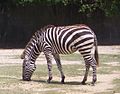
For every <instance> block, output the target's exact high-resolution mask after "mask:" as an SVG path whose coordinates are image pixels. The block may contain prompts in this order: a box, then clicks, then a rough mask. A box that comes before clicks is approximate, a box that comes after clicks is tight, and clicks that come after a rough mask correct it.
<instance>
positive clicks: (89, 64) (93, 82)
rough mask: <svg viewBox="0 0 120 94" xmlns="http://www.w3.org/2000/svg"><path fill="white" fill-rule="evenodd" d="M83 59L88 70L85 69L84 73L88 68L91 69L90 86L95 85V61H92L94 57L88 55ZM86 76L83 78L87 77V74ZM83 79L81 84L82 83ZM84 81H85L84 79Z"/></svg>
mask: <svg viewBox="0 0 120 94" xmlns="http://www.w3.org/2000/svg"><path fill="white" fill-rule="evenodd" d="M84 59H85V62H86V63H87V64H86V65H88V66H86V67H87V68H88V69H86V71H88V70H89V68H90V66H91V67H92V69H93V79H92V83H91V84H92V85H94V84H95V82H96V81H97V75H96V61H95V59H94V57H93V56H92V55H89V56H87V58H86V57H85V58H84ZM86 73H87V74H85V76H86V75H88V72H86ZM85 78H86V77H84V79H85ZM84 79H83V82H84ZM85 80H86V79H85Z"/></svg>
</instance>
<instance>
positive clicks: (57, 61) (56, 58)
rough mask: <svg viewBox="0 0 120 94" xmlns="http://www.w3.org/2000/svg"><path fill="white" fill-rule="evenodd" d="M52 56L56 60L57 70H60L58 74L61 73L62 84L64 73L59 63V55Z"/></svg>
mask: <svg viewBox="0 0 120 94" xmlns="http://www.w3.org/2000/svg"><path fill="white" fill-rule="evenodd" d="M53 56H54V59H55V61H56V64H57V67H58V70H59V71H60V74H61V83H63V84H64V80H65V76H64V73H63V71H62V65H61V61H60V56H59V54H53Z"/></svg>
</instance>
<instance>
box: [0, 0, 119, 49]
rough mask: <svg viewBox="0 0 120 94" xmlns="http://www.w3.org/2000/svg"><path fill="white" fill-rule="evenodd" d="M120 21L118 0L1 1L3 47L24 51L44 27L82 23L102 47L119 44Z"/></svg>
mask: <svg viewBox="0 0 120 94" xmlns="http://www.w3.org/2000/svg"><path fill="white" fill-rule="evenodd" d="M119 17H120V1H119V0H0V43H1V44H0V47H2V48H10V47H12V48H13V47H17V48H19V47H24V46H25V45H26V43H27V42H28V40H29V39H30V37H31V35H32V34H33V33H34V32H35V30H36V29H38V28H41V27H42V26H44V25H48V24H54V25H71V24H80V23H84V24H87V25H89V26H90V27H91V28H92V29H93V30H94V31H95V33H96V34H97V36H98V40H99V44H120V34H119V33H120V27H119V25H120V19H119ZM113 32H114V33H113ZM18 43H19V45H18Z"/></svg>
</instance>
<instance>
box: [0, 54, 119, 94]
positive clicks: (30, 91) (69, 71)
mask: <svg viewBox="0 0 120 94" xmlns="http://www.w3.org/2000/svg"><path fill="white" fill-rule="evenodd" d="M10 58H12V57H10ZM16 58H18V57H17V56H13V58H12V59H16ZM61 58H62V60H63V62H64V60H66V61H82V62H83V59H82V56H80V55H79V54H76V53H75V54H71V55H61ZM119 58H120V55H105V54H102V55H100V63H101V64H100V68H98V74H111V73H112V72H113V71H117V72H120V66H112V65H110V64H109V62H120V59H119ZM0 63H1V62H0ZM84 70H85V67H84V63H83V64H72V65H71V64H70V65H63V71H64V74H65V75H66V78H72V77H73V78H74V77H76V78H77V77H78V76H83V75H84ZM21 75H22V64H5V63H4V64H2V63H1V66H0V94H79V92H81V93H87V92H89V91H88V90H84V89H81V88H80V87H81V86H80V81H81V80H82V79H80V78H79V77H78V78H77V79H80V80H79V81H78V80H77V79H73V81H68V82H66V84H61V83H60V73H59V71H58V69H57V66H56V65H53V77H55V78H53V81H52V83H51V84H47V83H46V80H47V78H48V70H47V65H45V64H44V65H39V64H38V65H37V69H36V71H35V72H34V74H33V76H32V79H33V80H32V81H31V82H26V81H22V80H21ZM90 75H91V72H90ZM119 83H120V79H115V80H114V81H113V84H114V85H115V87H114V88H113V91H114V92H116V93H120V84H119ZM76 87H79V88H80V89H74V88H76ZM96 94H113V92H107V91H105V92H101V93H96Z"/></svg>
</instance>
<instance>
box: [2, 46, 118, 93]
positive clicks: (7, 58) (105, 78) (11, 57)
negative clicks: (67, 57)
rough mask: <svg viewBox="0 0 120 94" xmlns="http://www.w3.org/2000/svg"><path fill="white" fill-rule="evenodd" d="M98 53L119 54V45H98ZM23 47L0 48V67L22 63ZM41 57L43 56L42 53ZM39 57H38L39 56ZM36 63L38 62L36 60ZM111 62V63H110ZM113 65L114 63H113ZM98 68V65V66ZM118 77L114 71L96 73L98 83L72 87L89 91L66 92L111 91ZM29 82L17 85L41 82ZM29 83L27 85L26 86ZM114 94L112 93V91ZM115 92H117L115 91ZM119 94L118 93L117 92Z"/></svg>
mask: <svg viewBox="0 0 120 94" xmlns="http://www.w3.org/2000/svg"><path fill="white" fill-rule="evenodd" d="M98 49H99V54H118V55H120V46H99V48H98ZM22 51H23V49H0V63H3V64H1V65H0V67H2V66H4V64H5V65H6V66H7V64H8V66H10V65H9V64H11V63H12V64H14V63H15V64H16V63H22V60H21V59H20V55H21V53H22ZM41 57H44V56H43V55H42V56H41ZM39 59H40V58H39ZM40 60H42V61H43V62H42V63H40V64H46V61H45V59H44V58H41V59H40ZM64 62H65V63H63V64H78V63H79V62H77V61H74V62H73V61H72V62H70V61H69V63H67V61H64ZM37 63H39V62H38V61H37ZM118 63H120V62H116V66H119V64H118ZM110 64H111V63H110ZM113 66H114V65H113ZM99 68H100V67H99ZM82 78H83V76H79V77H70V78H66V81H79V79H82ZM88 78H89V79H88V81H89V82H90V81H91V77H88ZM117 78H120V73H119V72H117V71H115V72H113V73H112V74H103V75H102V74H98V83H97V84H96V86H94V87H93V86H90V85H85V86H84V85H80V86H77V87H72V88H73V89H76V90H78V89H79V90H82V91H89V92H84V93H80V92H77V91H76V92H69V90H68V91H67V92H66V94H94V93H99V92H107V91H111V92H113V91H112V88H113V87H114V85H113V84H112V81H113V80H114V79H117ZM54 79H56V80H58V79H59V78H54ZM30 83H31V84H30V85H29V84H26V85H25V84H24V85H23V84H19V87H21V88H26V89H28V90H29V89H31V88H35V87H39V86H41V85H42V84H36V85H33V84H32V83H33V82H30ZM28 85H29V86H28ZM42 90H43V91H47V90H48V89H47V88H46V89H42ZM53 90H57V88H53ZM113 94H114V93H113ZM116 94H117V93H116ZM118 94H120V93H118Z"/></svg>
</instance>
